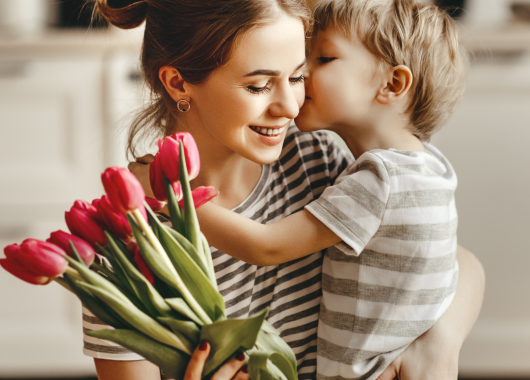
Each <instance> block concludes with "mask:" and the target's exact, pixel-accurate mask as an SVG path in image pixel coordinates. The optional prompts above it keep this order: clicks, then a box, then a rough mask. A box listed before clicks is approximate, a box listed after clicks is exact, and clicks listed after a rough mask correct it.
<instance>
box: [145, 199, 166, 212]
mask: <svg viewBox="0 0 530 380" xmlns="http://www.w3.org/2000/svg"><path fill="white" fill-rule="evenodd" d="M145 201H146V202H147V204H148V205H149V207H150V208H151V210H153V211H154V212H158V211H160V210H162V209H163V208H164V206H165V205H166V202H161V201H159V200H158V199H155V198H151V197H145Z"/></svg>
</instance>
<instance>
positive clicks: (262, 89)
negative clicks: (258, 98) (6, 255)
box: [247, 74, 304, 95]
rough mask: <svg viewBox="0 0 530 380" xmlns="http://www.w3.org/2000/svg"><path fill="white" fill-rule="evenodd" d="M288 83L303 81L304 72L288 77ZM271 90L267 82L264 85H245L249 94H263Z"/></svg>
mask: <svg viewBox="0 0 530 380" xmlns="http://www.w3.org/2000/svg"><path fill="white" fill-rule="evenodd" d="M289 83H290V84H298V83H304V74H300V76H297V77H294V78H289ZM270 90H271V88H270V85H269V83H267V84H266V85H265V86H262V87H260V86H247V91H248V92H250V93H251V94H255V95H260V94H265V93H267V92H269V91H270Z"/></svg>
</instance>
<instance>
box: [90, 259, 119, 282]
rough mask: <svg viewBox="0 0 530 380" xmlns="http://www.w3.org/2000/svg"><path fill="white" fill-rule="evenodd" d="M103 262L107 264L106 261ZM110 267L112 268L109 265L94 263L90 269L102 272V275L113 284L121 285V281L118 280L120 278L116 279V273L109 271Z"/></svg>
mask: <svg viewBox="0 0 530 380" xmlns="http://www.w3.org/2000/svg"><path fill="white" fill-rule="evenodd" d="M103 262H104V263H106V261H103ZM108 267H110V266H109V265H108V264H107V265H101V264H98V263H96V262H93V263H92V265H91V266H90V268H92V269H94V270H95V271H96V272H100V273H101V274H103V275H104V276H105V277H106V278H107V279H108V280H109V281H110V282H112V283H113V284H115V285H116V284H119V283H120V281H119V280H118V277H116V275H115V274H114V272H113V271H112V270H109V269H108Z"/></svg>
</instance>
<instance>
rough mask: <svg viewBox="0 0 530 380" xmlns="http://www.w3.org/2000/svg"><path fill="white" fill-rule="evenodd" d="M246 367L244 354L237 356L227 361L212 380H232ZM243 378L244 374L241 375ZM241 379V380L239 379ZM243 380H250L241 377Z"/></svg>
mask: <svg viewBox="0 0 530 380" xmlns="http://www.w3.org/2000/svg"><path fill="white" fill-rule="evenodd" d="M244 365H245V355H244V354H243V353H239V354H236V356H234V357H233V358H232V359H230V360H229V361H227V362H226V363H225V364H223V366H222V367H221V368H219V369H218V370H217V372H216V373H215V374H214V375H213V376H212V380H230V379H232V378H234V377H235V376H236V374H237V373H238V371H239V370H240V369H241V368H242V367H243V366H244ZM241 375H242V376H243V375H244V374H241ZM238 379H239V378H238ZM241 379H248V374H247V377H241Z"/></svg>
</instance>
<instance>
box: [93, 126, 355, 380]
mask: <svg viewBox="0 0 530 380" xmlns="http://www.w3.org/2000/svg"><path fill="white" fill-rule="evenodd" d="M352 161H353V160H352V158H350V157H348V156H347V155H346V154H345V153H344V152H343V151H341V150H340V149H339V148H338V147H337V146H336V145H335V144H334V143H333V140H332V138H331V137H330V136H329V135H328V134H326V133H324V132H315V133H300V132H299V131H297V130H296V128H294V127H291V128H290V129H289V131H288V133H287V136H286V138H285V142H284V147H283V150H282V153H281V155H280V158H279V159H278V160H277V161H275V162H273V163H271V164H268V165H263V169H262V174H261V177H260V179H259V182H258V184H257V185H256V187H255V189H254V190H253V191H252V193H251V194H250V195H249V196H248V198H247V199H246V200H245V201H243V203H241V205H239V206H238V207H236V208H235V209H234V211H236V212H237V213H240V214H241V215H244V216H246V217H248V218H250V219H252V220H255V221H258V222H260V223H264V224H266V223H272V222H276V221H278V220H280V219H283V218H285V217H286V216H288V215H290V214H292V213H294V212H297V211H300V210H301V209H303V208H304V206H305V205H307V204H308V203H309V202H311V201H313V200H314V199H317V198H318V197H319V196H320V195H321V194H322V192H323V191H324V190H325V189H326V188H327V187H329V186H330V185H332V184H333V182H334V181H335V179H336V178H337V177H338V175H339V173H340V172H341V171H343V170H344V169H345V168H346V167H348V166H349V165H350V164H351V162H352ZM210 249H211V251H212V257H213V263H214V267H215V272H216V277H217V283H218V286H219V291H220V293H221V294H222V295H223V298H224V300H225V304H226V314H227V316H228V318H247V317H248V316H250V315H252V314H254V313H256V312H258V311H259V310H262V309H263V308H265V307H267V306H268V307H269V308H270V310H269V315H268V317H267V320H268V321H269V322H270V323H271V324H272V325H273V326H274V327H275V328H276V329H277V330H278V331H279V332H280V334H281V336H282V338H283V339H284V340H285V341H286V342H287V343H288V344H289V345H290V346H291V348H292V349H293V351H294V352H295V354H296V358H297V361H298V373H299V378H300V379H301V380H304V379H314V378H315V377H316V345H317V323H318V313H319V309H320V298H321V294H322V292H321V273H322V257H323V251H321V252H316V253H314V254H311V255H309V256H306V257H303V258H301V259H298V260H294V261H291V262H288V263H284V264H281V265H275V266H267V267H259V266H255V265H250V264H247V263H245V262H243V261H240V260H237V259H235V258H233V257H231V256H229V255H227V254H225V253H223V252H220V251H218V250H217V249H215V248H213V247H211V248H210ZM83 327H84V328H85V329H87V330H98V329H102V328H110V327H109V326H105V325H104V324H103V323H102V322H100V321H98V320H97V318H95V317H93V316H92V315H91V314H90V312H89V311H88V310H86V309H84V315H83ZM84 342H85V347H84V353H85V354H86V355H88V356H92V357H96V358H102V359H110V360H139V359H142V358H141V357H140V356H138V355H137V354H135V353H131V352H129V351H127V350H126V349H124V348H123V347H120V346H117V345H116V344H114V343H111V342H107V341H103V340H99V339H96V338H92V337H89V336H87V335H85V336H84Z"/></svg>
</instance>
